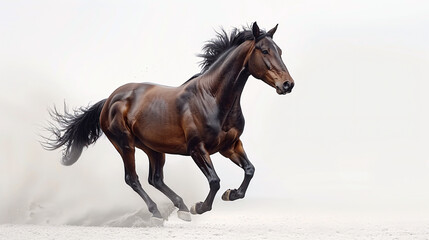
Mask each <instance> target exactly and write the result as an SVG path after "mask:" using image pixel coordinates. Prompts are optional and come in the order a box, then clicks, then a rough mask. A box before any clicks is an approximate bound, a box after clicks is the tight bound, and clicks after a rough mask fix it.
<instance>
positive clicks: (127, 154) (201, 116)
mask: <svg viewBox="0 0 429 240" xmlns="http://www.w3.org/2000/svg"><path fill="white" fill-rule="evenodd" d="M276 30H277V26H275V27H274V28H273V29H271V30H269V31H268V32H265V31H262V30H260V29H259V27H258V25H257V24H256V22H255V23H254V24H253V25H252V27H251V29H243V30H238V29H235V30H233V31H232V33H231V34H230V35H229V36H228V34H226V33H225V31H222V32H221V33H218V35H217V38H215V39H213V40H212V41H210V42H208V43H207V44H206V45H205V47H204V48H203V50H204V52H203V54H201V55H200V56H201V57H203V62H202V67H203V69H202V72H201V73H200V74H197V75H195V76H194V77H192V78H191V79H189V80H188V81H187V82H185V83H184V84H183V85H181V86H179V87H167V86H160V85H155V84H151V83H129V84H125V85H123V86H121V87H119V88H118V89H116V90H115V91H114V92H113V93H112V94H111V95H110V96H109V97H108V98H107V99H104V100H102V101H100V102H98V103H96V104H94V105H93V106H91V107H88V108H81V109H80V110H77V111H75V112H74V113H67V111H66V112H65V114H64V115H62V114H60V113H58V112H57V111H56V110H54V111H52V112H51V115H52V117H53V118H54V120H55V121H57V122H58V123H59V125H60V127H59V128H57V127H55V126H54V127H51V128H50V131H51V132H52V133H53V136H54V137H53V138H50V139H47V140H48V141H47V142H46V143H45V147H46V148H47V149H49V150H53V149H57V148H60V147H63V148H64V151H63V158H62V163H63V164H64V165H71V164H73V163H75V162H76V161H77V159H78V158H79V156H80V155H81V153H82V150H83V148H84V147H87V146H88V145H90V144H92V143H94V142H95V141H96V140H97V138H98V137H99V136H100V135H101V134H102V132H104V134H105V135H106V136H107V138H108V139H109V140H110V142H111V143H112V144H113V146H114V147H115V148H116V150H117V151H118V152H119V154H120V155H121V157H122V160H123V162H124V167H125V182H126V183H127V184H128V185H129V186H131V188H132V189H133V190H134V191H136V192H137V193H138V194H139V195H140V196H141V197H142V198H143V200H144V201H145V202H146V204H147V206H148V209H149V211H150V212H151V213H152V214H153V217H154V218H159V219H161V218H162V216H161V214H160V212H159V210H158V208H157V205H156V204H155V203H154V202H153V200H152V199H151V198H150V197H149V196H148V195H147V193H146V192H145V191H144V190H143V188H142V186H141V185H140V182H139V178H138V176H137V173H136V169H135V159H134V153H135V149H136V148H140V149H141V150H143V151H144V152H145V153H146V154H147V156H148V158H149V183H150V184H151V185H153V186H154V187H155V188H157V189H158V190H160V191H161V192H162V193H164V194H165V195H166V196H167V197H168V198H169V199H170V200H171V201H172V202H173V203H174V206H176V207H177V208H178V209H179V211H178V216H179V217H180V218H181V219H183V220H187V221H189V220H190V214H189V212H191V213H192V214H202V213H204V212H206V211H209V210H211V208H212V204H213V199H214V197H215V195H216V193H217V191H218V190H219V188H220V179H219V177H218V176H217V174H216V171H215V169H214V167H213V163H212V161H211V160H210V155H211V154H213V153H216V152H220V153H221V154H222V155H223V156H225V157H226V158H229V159H230V160H231V161H232V162H234V163H235V164H236V165H238V166H240V167H241V168H243V170H244V173H245V174H244V180H243V182H242V184H241V185H240V187H238V188H237V189H232V190H231V189H229V190H227V191H226V192H225V193H224V194H223V195H222V199H223V200H225V201H233V200H236V199H240V198H243V197H244V195H245V193H246V190H247V187H248V185H249V182H250V180H251V179H252V177H253V173H254V171H255V168H254V167H253V165H252V163H251V162H250V161H249V159H248V158H247V156H246V153H245V151H244V148H243V145H242V142H241V141H240V135H241V134H242V132H243V129H244V117H243V114H242V111H241V107H240V97H241V93H242V91H243V88H244V86H245V84H246V81H247V79H248V78H249V76H250V75H252V76H253V77H255V78H257V79H260V80H262V81H264V82H265V83H266V84H268V85H270V86H272V87H273V88H275V89H276V91H277V93H278V94H286V93H290V92H291V90H292V88H293V87H294V81H293V79H292V77H291V76H290V75H289V72H288V70H287V68H286V66H285V64H284V63H283V61H282V58H281V55H282V50H281V49H280V48H279V46H277V44H276V43H275V42H274V41H273V35H274V33H275V32H276ZM166 153H169V154H181V155H187V156H191V157H192V159H193V160H194V161H195V163H196V164H197V165H198V167H199V168H200V169H201V171H202V172H203V174H204V175H205V176H206V177H207V180H208V182H209V186H210V191H209V193H208V196H207V198H206V199H205V200H204V201H203V202H199V203H196V204H195V205H193V206H192V207H191V209H190V210H189V209H188V207H187V206H186V205H185V203H184V202H183V200H182V198H181V197H179V196H178V195H177V194H176V193H175V192H173V191H172V190H171V189H170V188H169V187H168V186H167V185H166V184H165V183H164V181H163V167H164V164H165V154H166Z"/></svg>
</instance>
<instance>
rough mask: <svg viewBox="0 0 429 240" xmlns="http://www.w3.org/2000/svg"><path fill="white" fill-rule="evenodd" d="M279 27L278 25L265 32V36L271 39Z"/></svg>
mask: <svg viewBox="0 0 429 240" xmlns="http://www.w3.org/2000/svg"><path fill="white" fill-rule="evenodd" d="M278 26H279V24H277V25H276V26H275V27H273V29H271V30H270V31H268V32H267V36H268V37H271V38H273V35H274V33H275V32H276V31H277V27H278Z"/></svg>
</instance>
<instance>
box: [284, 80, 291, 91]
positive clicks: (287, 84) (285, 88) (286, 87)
mask: <svg viewBox="0 0 429 240" xmlns="http://www.w3.org/2000/svg"><path fill="white" fill-rule="evenodd" d="M289 88H290V83H289V82H284V83H283V89H284V90H285V91H287V90H288V89H289Z"/></svg>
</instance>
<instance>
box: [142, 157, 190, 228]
mask: <svg viewBox="0 0 429 240" xmlns="http://www.w3.org/2000/svg"><path fill="white" fill-rule="evenodd" d="M144 151H145V152H146V154H147V155H148V157H149V184H151V185H152V186H154V187H155V188H156V189H158V190H159V191H161V192H162V193H164V194H165V195H166V196H167V197H168V198H169V199H170V200H171V201H172V202H173V204H174V206H176V207H177V208H178V209H179V211H178V212H177V215H178V217H179V218H180V219H182V220H185V221H191V215H190V214H189V210H188V207H186V205H185V203H184V202H183V199H182V198H181V197H180V196H179V195H177V194H176V193H175V192H174V191H173V190H171V189H170V188H169V187H168V186H167V185H166V184H165V183H164V171H163V168H164V164H165V154H164V153H159V152H155V151H152V150H149V149H144Z"/></svg>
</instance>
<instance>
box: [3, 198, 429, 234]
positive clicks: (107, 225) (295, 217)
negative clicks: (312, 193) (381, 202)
mask: <svg viewBox="0 0 429 240" xmlns="http://www.w3.org/2000/svg"><path fill="white" fill-rule="evenodd" d="M218 205H220V206H218V208H217V209H216V208H214V209H213V210H212V212H209V213H206V214H204V215H201V216H192V221H191V222H184V221H182V220H180V219H178V217H177V214H176V210H175V209H173V208H172V207H171V206H165V207H164V208H163V210H162V211H163V215H166V217H167V216H168V220H166V221H165V222H164V223H163V225H158V224H156V223H154V222H151V219H150V215H149V214H148V212H147V210H145V209H142V210H139V211H136V212H132V213H126V214H124V215H122V216H119V217H117V218H115V219H110V220H108V221H106V222H104V223H101V222H99V223H97V224H94V222H92V223H90V222H91V221H89V224H81V225H52V224H31V225H30V224H28V225H22V224H3V225H0V239H26V240H27V239H35V240H37V239H429V221H427V218H426V217H425V215H419V214H415V213H413V214H407V213H405V214H398V213H388V212H377V213H374V212H372V213H365V212H360V211H355V212H350V211H348V212H342V211H335V210H326V211H318V210H312V209H302V208H301V209H300V208H299V207H291V206H282V203H281V202H273V203H270V202H269V201H265V202H261V201H254V202H252V201H247V202H241V203H240V202H234V203H222V204H218ZM88 225H89V226H88Z"/></svg>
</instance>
